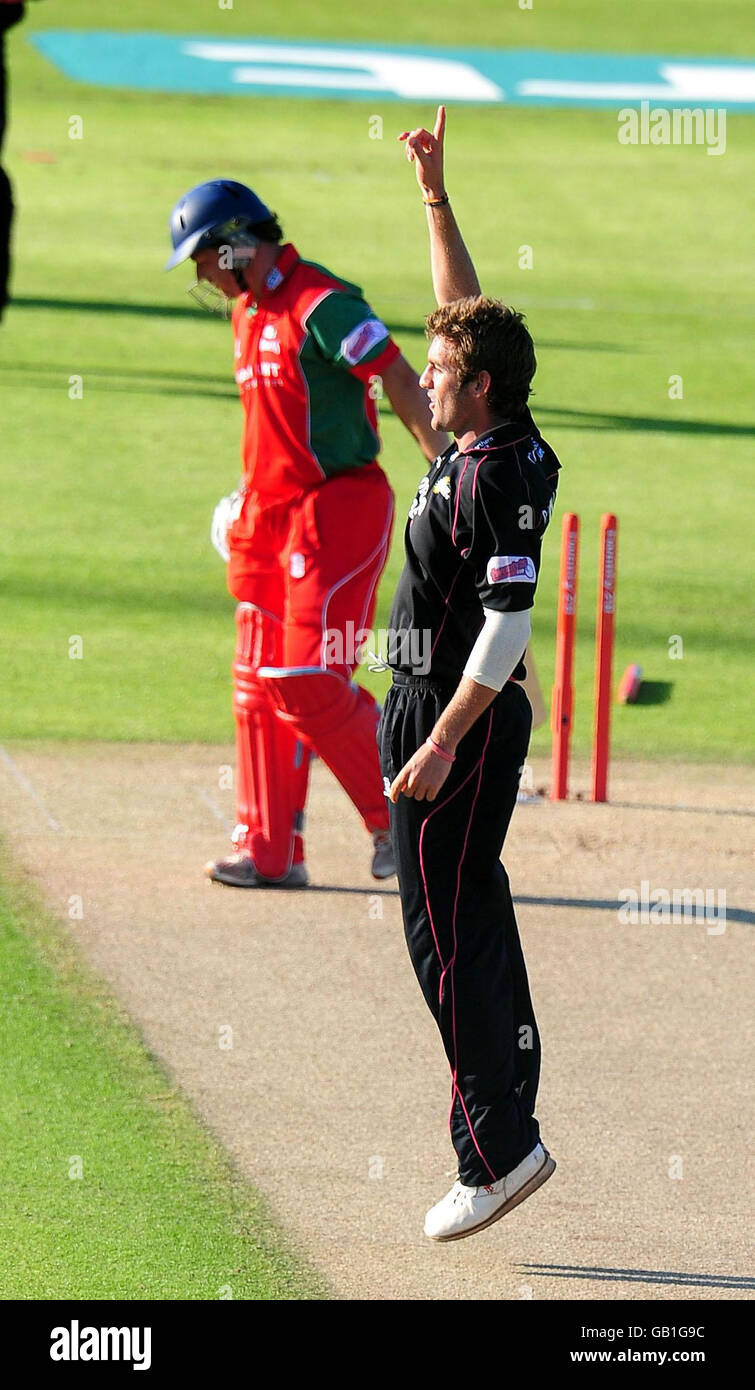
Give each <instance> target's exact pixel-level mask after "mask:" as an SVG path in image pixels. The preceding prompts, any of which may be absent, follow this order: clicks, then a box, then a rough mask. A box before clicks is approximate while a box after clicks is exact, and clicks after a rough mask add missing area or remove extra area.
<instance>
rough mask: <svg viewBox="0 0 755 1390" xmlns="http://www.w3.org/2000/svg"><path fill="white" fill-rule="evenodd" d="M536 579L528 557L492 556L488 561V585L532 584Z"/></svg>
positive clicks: (532, 565) (531, 561) (533, 567)
mask: <svg viewBox="0 0 755 1390" xmlns="http://www.w3.org/2000/svg"><path fill="white" fill-rule="evenodd" d="M536 579H537V574H536V572H535V562H534V560H532V559H531V558H530V556H529V555H492V556H491V558H490V559H489V560H488V584H534V583H535V580H536Z"/></svg>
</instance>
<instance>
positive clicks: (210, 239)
mask: <svg viewBox="0 0 755 1390" xmlns="http://www.w3.org/2000/svg"><path fill="white" fill-rule="evenodd" d="M272 215H273V214H272V213H271V211H270V209H269V208H267V207H265V204H264V203H263V202H262V201H261V199H259V198H258V197H257V194H256V193H253V192H252V190H251V188H247V187H246V184H243V183H234V181H233V180H232V179H210V180H208V182H207V183H198V184H197V186H196V188H190V189H189V192H188V193H184V196H183V198H179V200H178V202H177V203H176V206H175V207H174V209H173V211H172V213H171V215H170V235H171V240H172V242H173V255H172V256H171V258H170V260H169V261H168V264H167V265H166V267H165V269H166V270H172V268H173V266H174V265H179V264H180V262H181V261H185V260H188V258H189V256H191V255H192V253H193V252H194V251H197V250H202V248H203V247H205V246H222V245H223V241H224V239H225V238H229V237H231V236H233V235H234V234H237V233H239V232H243V231H247V230H250V229H252V228H254V226H255V225H257V224H258V223H260V222H267V221H268V219H269V218H271V217H272Z"/></svg>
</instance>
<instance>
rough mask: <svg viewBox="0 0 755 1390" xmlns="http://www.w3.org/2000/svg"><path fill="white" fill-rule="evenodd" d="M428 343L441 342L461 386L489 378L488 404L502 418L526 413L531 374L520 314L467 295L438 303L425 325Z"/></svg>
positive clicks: (529, 345) (530, 350)
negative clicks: (446, 347) (481, 377)
mask: <svg viewBox="0 0 755 1390" xmlns="http://www.w3.org/2000/svg"><path fill="white" fill-rule="evenodd" d="M425 329H426V332H427V336H428V338H434V337H435V336H436V335H437V336H438V337H439V338H443V339H444V341H445V342H446V343H448V345H449V348H450V356H451V361H452V362H453V364H454V366H455V367H456V369H457V371H458V372H459V376H460V381H461V385H462V386H466V385H467V383H468V382H470V381H473V380H474V378H475V377H476V376H477V375H478V373H479V372H488V373H489V374H490V390H489V391H488V405H489V406H490V409H491V410H492V411H493V413H494V414H495V415H501V416H503V417H504V418H510V417H512V416H516V415H521V414H522V412H523V411H524V410H525V409H526V406H527V400H528V397H529V394H530V383H531V381H532V378H533V376H534V375H535V371H536V369H537V360H536V358H535V347H534V344H533V342H532V338H531V337H530V333H529V329H528V328H527V327H526V325H525V322H524V314H519V313H517V311H516V309H509V308H508V306H507V305H506V304H503V303H502V302H501V300H500V299H489V298H488V296H487V295H484V294H480V295H470V296H469V297H468V298H466V299H455V300H454V301H453V302H452V303H451V304H442V305H441V306H440V308H439V309H434V310H433V312H432V314H428V316H427V318H426V320H425Z"/></svg>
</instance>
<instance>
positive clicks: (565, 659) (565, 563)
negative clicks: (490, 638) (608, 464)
mask: <svg viewBox="0 0 755 1390" xmlns="http://www.w3.org/2000/svg"><path fill="white" fill-rule="evenodd" d="M617 532H618V521H617V519H616V517H615V516H614V515H613V513H612V512H606V513H604V515H603V516H602V517H601V522H600V574H599V579H598V616H597V625H596V631H595V695H594V702H595V705H594V725H593V745H592V788H591V800H592V801H605V800H606V799H607V795H608V763H609V750H610V725H611V671H612V665H613V641H614V614H615V609H616V538H617ZM578 556H579V517H578V516H577V515H576V513H575V512H568V513H567V514H566V516H565V517H564V519H563V523H562V527H561V566H560V572H559V585H558V622H557V628H556V674H555V680H554V685H553V700H552V704H551V729H552V732H553V755H552V768H551V800H552V801H565V800H566V797H567V795H568V784H569V745H570V740H571V731H572V723H573V716H574V686H573V672H574V640H575V637H576V632H577V561H578Z"/></svg>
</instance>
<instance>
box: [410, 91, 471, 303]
mask: <svg viewBox="0 0 755 1390" xmlns="http://www.w3.org/2000/svg"><path fill="white" fill-rule="evenodd" d="M445 128H446V108H445V106H439V107H438V114H437V116H436V118H435V127H434V129H433V132H432V134H431V133H430V131H429V130H425V129H424V127H422V126H420V127H419V128H418V129H417V130H404V131H402V133H401V135H399V137H398V138H399V140H403V141H405V144H406V157H407V159H408V160H409V162H410V163H413V164H414V167H415V170H416V173H417V182H418V184H419V187H420V192H421V194H422V198H423V201H424V203H425V208H426V211H427V225H428V228H429V231H430V265H431V268H432V275H433V289H434V291H435V298H436V300H437V302H438V304H450V303H451V301H452V300H454V299H464V298H465V297H466V296H467V295H477V294H480V293H481V291H480V282H479V280H478V279H477V272H476V270H475V268H474V266H473V264H472V258H471V256H470V254H469V252H468V250H467V248H466V246H465V245H464V241H463V239H462V235H461V232H460V231H459V227H458V224H457V221H456V218H455V217H454V214H453V212H452V210H451V204H450V203H449V201H448V194H447V193H446V188H445V183H444V180H443V136H444V133H445Z"/></svg>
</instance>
